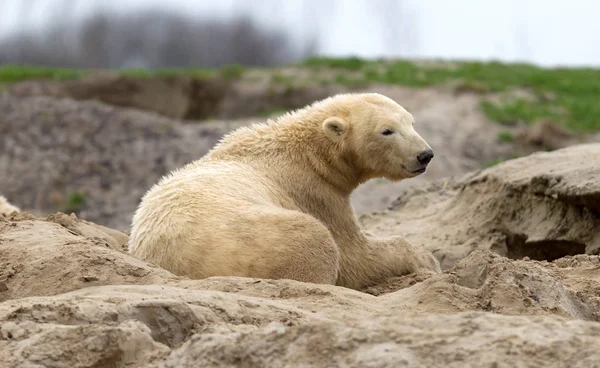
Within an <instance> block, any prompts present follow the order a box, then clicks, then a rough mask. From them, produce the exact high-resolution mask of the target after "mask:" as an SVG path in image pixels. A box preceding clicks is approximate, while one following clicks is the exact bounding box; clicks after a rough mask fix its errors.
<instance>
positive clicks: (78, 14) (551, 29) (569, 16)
mask: <svg viewBox="0 0 600 368" xmlns="http://www.w3.org/2000/svg"><path fill="white" fill-rule="evenodd" d="M144 7H159V8H160V7H171V8H174V9H179V10H181V11H182V12H185V13H186V14H189V15H192V16H198V17H228V16H232V15H236V14H240V13H247V14H250V15H251V16H252V17H254V18H255V19H257V20H259V21H261V22H262V23H263V24H265V25H267V26H282V27H285V28H286V29H288V30H289V31H291V32H293V34H294V35H296V36H297V37H303V35H309V34H311V33H317V34H318V35H319V43H320V48H319V52H320V53H323V54H328V55H334V56H343V55H359V56H365V57H377V56H409V57H441V58H450V59H454V58H459V59H480V60H489V59H500V60H505V61H528V62H533V63H537V64H541V65H548V66H555V65H594V66H600V22H599V21H598V14H600V2H599V1H597V0H569V1H557V0H395V1H394V0H285V1H284V0H162V1H161V0H2V1H0V37H5V36H7V35H9V34H10V33H11V32H14V31H17V30H23V29H25V30H31V31H36V32H43V30H44V26H45V25H47V24H49V23H50V22H52V21H59V22H72V21H76V20H78V19H81V18H82V17H84V16H85V15H87V14H90V13H92V12H94V11H97V10H98V9H109V8H112V9H117V10H119V11H123V12H135V11H136V10H138V9H140V8H144ZM0 52H1V50H0Z"/></svg>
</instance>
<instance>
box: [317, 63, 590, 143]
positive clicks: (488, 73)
mask: <svg viewBox="0 0 600 368" xmlns="http://www.w3.org/2000/svg"><path fill="white" fill-rule="evenodd" d="M305 65H307V66H308V67H312V68H333V69H338V70H340V71H344V70H345V71H352V72H355V71H357V70H362V71H364V73H363V78H364V81H365V82H377V83H387V84H397V85H403V86H412V87H425V86H432V85H441V84H445V83H448V82H453V81H457V82H459V83H460V87H462V88H463V89H469V90H473V91H475V92H479V93H487V92H505V91H511V90H515V89H519V88H525V89H527V90H528V91H530V92H531V93H532V94H533V95H534V96H535V97H537V99H536V100H533V101H530V100H523V99H517V100H514V101H508V102H505V103H503V104H496V105H495V104H492V103H490V102H487V101H484V102H482V108H483V111H484V112H485V113H486V115H487V116H488V117H489V118H491V119H492V120H496V121H499V122H502V123H505V124H514V123H515V122H517V121H524V122H525V123H531V122H533V121H535V120H537V119H540V118H551V119H553V120H554V121H556V122H557V123H559V124H561V125H563V126H564V127H565V128H567V129H569V130H571V131H573V132H580V133H589V132H595V131H599V130H600V69H591V68H555V69H546V68H539V67H536V66H533V65H529V64H522V63H521V64H505V63H499V62H486V63H484V62H457V63H455V66H454V67H443V66H439V67H432V66H419V65H418V64H417V63H413V62H409V61H404V60H397V61H390V62H381V61H361V60H357V59H355V58H350V59H342V60H339V59H330V58H322V59H310V60H308V61H306V63H305ZM338 76H339V74H338ZM337 79H338V80H342V81H343V78H339V77H338V78H337ZM353 83H356V80H353ZM548 95H551V96H552V97H553V98H548V97H547V96H548Z"/></svg>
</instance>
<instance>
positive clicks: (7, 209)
mask: <svg viewBox="0 0 600 368" xmlns="http://www.w3.org/2000/svg"><path fill="white" fill-rule="evenodd" d="M15 211H16V212H20V211H21V210H20V209H19V208H18V207H16V206H13V205H12V204H10V203H9V202H8V200H7V199H6V198H4V196H2V195H0V214H9V213H12V212H15Z"/></svg>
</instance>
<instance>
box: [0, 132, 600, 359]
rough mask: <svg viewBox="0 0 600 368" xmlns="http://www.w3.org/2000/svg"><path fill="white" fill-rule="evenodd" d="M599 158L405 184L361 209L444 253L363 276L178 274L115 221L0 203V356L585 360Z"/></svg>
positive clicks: (583, 150) (591, 315) (593, 311)
mask: <svg viewBox="0 0 600 368" xmlns="http://www.w3.org/2000/svg"><path fill="white" fill-rule="evenodd" d="M598 158H600V144H591V145H582V146H575V147H570V148H566V149H564V150H559V151H555V152H551V153H540V154H536V155H532V156H530V157H526V158H522V159H518V160H513V161H509V162H506V163H504V164H502V165H499V166H497V167H493V168H490V169H487V170H484V171H482V172H473V173H471V174H469V175H466V176H464V177H462V178H455V179H453V180H452V181H450V182H448V181H446V180H439V181H435V182H434V183H432V184H430V185H429V186H427V187H425V188H422V189H412V190H408V191H407V192H406V193H405V194H404V195H403V196H402V197H401V198H400V199H399V200H398V201H397V202H396V203H395V204H394V205H393V206H392V208H391V209H390V210H388V211H384V212H383V213H378V214H375V215H372V216H368V217H363V219H362V221H363V224H364V226H365V228H367V229H369V230H371V231H375V232H379V233H382V234H383V233H385V234H391V233H397V234H405V235H406V236H407V237H409V238H410V239H411V240H412V241H413V242H415V243H416V244H419V245H420V246H425V247H429V248H432V249H434V250H436V252H435V253H436V255H437V256H438V257H439V259H440V260H442V262H443V264H444V265H445V270H444V272H443V273H442V274H438V275H432V274H430V273H418V274H414V275H408V276H404V277H398V278H393V279H390V280H387V281H386V282H384V283H382V284H380V285H374V286H372V287H369V288H367V289H366V290H361V291H357V290H349V289H345V288H340V287H335V286H322V285H313V284H304V283H299V282H293V281H289V280H255V279H245V278H235V277H214V278H209V279H205V280H189V279H186V278H182V277H176V276H174V275H172V274H170V273H168V272H167V271H165V270H162V269H160V268H157V267H155V266H153V265H151V264H147V263H145V262H142V261H140V260H137V259H135V258H133V257H131V256H129V255H128V254H126V253H124V252H123V249H124V244H125V243H126V241H127V235H126V234H124V233H122V232H119V231H115V230H112V229H109V228H106V227H104V226H100V225H96V224H94V223H91V222H88V221H84V220H80V219H77V218H76V217H75V216H67V215H62V214H53V215H50V216H48V217H45V218H41V217H35V216H32V215H28V214H25V213H22V214H12V215H9V216H2V215H0V301H2V303H0V358H1V359H2V361H3V362H4V364H6V366H7V367H23V366H51V367H72V366H85V367H106V366H110V367H125V366H127V367H195V366H223V367H231V366H247V367H292V366H300V365H306V366H372V367H398V366H400V367H403V366H406V367H421V366H428V367H481V366H495V367H504V366H506V367H509V366H510V367H513V366H530V367H564V366H569V367H594V366H597V364H598V362H599V361H600V342H599V341H600V340H598V338H597V337H598V335H599V334H600V258H599V256H598V253H599V248H600V247H599V245H600V206H599V203H600V187H599V186H598V183H599V182H600V181H599V180H598V179H599V177H598V168H597V162H598ZM411 221H412V222H411ZM517 238H518V239H519V240H518V241H517V240H515V239H517ZM461 244H464V245H461Z"/></svg>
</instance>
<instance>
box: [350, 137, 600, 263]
mask: <svg viewBox="0 0 600 368" xmlns="http://www.w3.org/2000/svg"><path fill="white" fill-rule="evenodd" d="M598 162H600V144H586V145H583V144H582V145H578V146H572V147H569V148H565V149H561V150H557V151H553V152H540V153H535V154H532V155H530V156H528V157H524V158H520V159H516V160H510V161H507V162H504V163H502V164H500V165H497V166H496V167H493V168H489V169H486V170H482V171H479V172H474V173H472V174H469V175H466V176H465V177H462V178H460V179H450V180H444V181H436V182H433V183H430V184H427V185H424V186H423V187H422V188H418V189H411V190H408V191H406V192H405V193H404V194H402V195H401V196H400V197H399V198H398V199H397V200H396V201H395V203H394V204H393V205H392V206H391V208H390V210H388V211H386V212H382V213H377V214H373V215H367V216H363V217H362V218H361V221H362V223H363V225H364V226H365V227H367V228H369V230H371V231H372V232H374V233H379V234H392V233H397V232H400V233H402V234H405V235H406V236H407V238H408V239H410V240H411V241H412V242H414V243H415V244H420V245H423V246H425V247H426V248H427V249H429V250H431V251H433V252H434V253H435V254H436V256H437V257H438V258H439V259H440V261H441V262H442V268H448V267H451V266H452V265H454V264H455V263H456V262H457V261H458V260H460V259H462V258H464V257H465V256H466V255H467V254H469V253H470V252H472V251H473V250H474V249H490V250H492V251H494V252H496V253H498V254H501V255H503V256H507V257H509V258H513V259H521V258H523V257H528V258H531V259H535V260H549V261H551V260H554V259H557V258H560V257H564V256H567V255H575V254H583V253H585V254H598V253H600V218H599V213H600V171H599V170H598V167H597V165H598Z"/></svg>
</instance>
